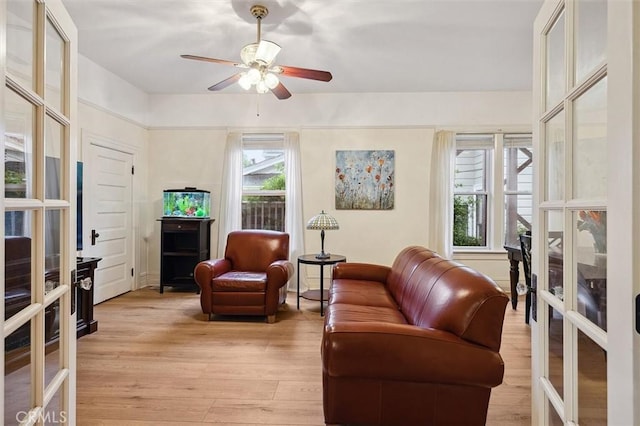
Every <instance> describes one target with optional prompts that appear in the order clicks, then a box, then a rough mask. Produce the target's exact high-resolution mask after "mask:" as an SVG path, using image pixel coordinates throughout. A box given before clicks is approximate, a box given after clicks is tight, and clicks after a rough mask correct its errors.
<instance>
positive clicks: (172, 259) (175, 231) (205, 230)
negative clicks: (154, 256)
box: [160, 218, 213, 293]
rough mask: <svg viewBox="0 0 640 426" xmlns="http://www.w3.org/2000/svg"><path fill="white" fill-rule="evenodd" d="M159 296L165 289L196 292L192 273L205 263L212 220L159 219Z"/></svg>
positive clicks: (196, 288)
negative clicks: (177, 288)
mask: <svg viewBox="0 0 640 426" xmlns="http://www.w3.org/2000/svg"><path fill="white" fill-rule="evenodd" d="M160 221H161V222H162V229H161V243H160V244H161V247H160V252H161V253H160V256H161V259H160V293H162V292H163V291H164V287H165V286H170V287H183V288H187V289H189V288H190V289H193V290H198V286H197V284H196V282H195V280H194V278H193V270H194V268H195V267H196V265H197V264H198V262H200V261H202V260H207V259H209V253H210V250H209V245H210V243H209V240H210V236H211V230H210V229H211V227H210V225H211V222H213V219H173V218H164V219H160Z"/></svg>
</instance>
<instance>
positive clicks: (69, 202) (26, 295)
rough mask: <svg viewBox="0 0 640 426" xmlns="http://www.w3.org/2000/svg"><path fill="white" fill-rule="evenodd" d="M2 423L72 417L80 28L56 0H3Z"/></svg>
mask: <svg viewBox="0 0 640 426" xmlns="http://www.w3.org/2000/svg"><path fill="white" fill-rule="evenodd" d="M0 44H1V45H0V70H2V71H1V72H3V73H4V83H3V85H2V87H0V113H1V114H0V135H2V137H1V140H2V142H0V143H1V144H2V147H3V151H4V158H5V160H4V169H5V173H4V175H5V181H4V198H3V202H2V206H3V208H2V210H3V211H2V213H3V215H2V221H3V224H4V226H3V227H2V229H3V232H4V244H2V245H1V247H2V249H0V251H2V255H1V256H0V257H2V258H3V259H4V262H3V269H4V271H3V278H4V279H2V280H0V290H2V294H4V295H5V297H4V303H2V304H0V306H2V307H1V308H0V310H2V313H3V314H0V322H1V324H2V328H3V330H2V332H3V337H4V347H5V350H4V353H3V354H4V355H3V361H4V362H3V363H2V365H3V367H4V371H3V372H4V374H3V376H4V377H3V381H2V384H1V385H0V387H1V388H2V393H3V403H1V404H2V405H0V407H1V408H2V409H1V410H0V413H1V414H2V420H0V422H2V423H3V424H6V425H14V424H18V423H20V424H35V423H37V424H53V423H64V424H75V405H76V401H75V397H76V396H75V388H76V337H75V336H76V314H75V298H76V292H75V287H74V283H73V282H72V274H71V271H72V270H74V269H75V268H76V246H75V230H76V213H75V212H76V209H75V200H76V189H75V182H76V158H77V140H76V139H77V128H78V127H77V123H76V120H77V95H76V88H77V54H76V52H77V31H76V28H75V26H74V25H73V22H72V21H71V18H70V17H69V15H68V14H67V12H66V10H65V9H64V7H63V5H62V3H61V2H60V1H59V0H21V1H17V0H9V1H0Z"/></svg>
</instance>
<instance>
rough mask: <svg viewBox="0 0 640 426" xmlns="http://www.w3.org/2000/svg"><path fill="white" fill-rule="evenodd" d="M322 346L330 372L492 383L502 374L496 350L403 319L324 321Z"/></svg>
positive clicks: (476, 383)
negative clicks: (392, 320) (396, 321)
mask: <svg viewBox="0 0 640 426" xmlns="http://www.w3.org/2000/svg"><path fill="white" fill-rule="evenodd" d="M322 352H323V356H322V360H323V366H322V368H323V369H324V370H325V372H326V373H327V374H328V375H329V376H332V377H347V376H349V377H361V378H370V379H380V380H399V381H413V382H431V383H448V384H462V385H473V386H483V387H495V386H497V385H499V384H500V383H502V378H503V375H504V362H503V360H502V358H501V357H500V354H499V353H498V352H494V351H492V350H490V349H488V348H486V347H483V346H480V345H475V344H473V343H469V342H467V341H466V340H464V339H461V338H459V337H457V336H455V335H453V334H451V333H448V332H445V331H441V330H435V329H423V328H420V327H416V326H413V325H407V324H389V323H373V322H361V323H355V322H354V323H335V324H328V325H327V326H326V327H325V330H324V334H323V341H322Z"/></svg>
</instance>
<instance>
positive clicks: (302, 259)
mask: <svg viewBox="0 0 640 426" xmlns="http://www.w3.org/2000/svg"><path fill="white" fill-rule="evenodd" d="M346 261H347V258H346V257H345V256H342V255H341V254H330V255H329V257H327V258H324V259H318V258H317V257H316V255H315V254H303V255H302V256H299V257H298V298H297V300H296V301H297V308H298V309H300V297H304V298H305V299H309V300H318V301H320V316H323V315H324V301H325V300H328V299H329V290H325V289H324V265H335V264H336V263H339V262H346ZM300 264H304V265H318V266H320V290H307V291H305V292H304V293H302V294H300Z"/></svg>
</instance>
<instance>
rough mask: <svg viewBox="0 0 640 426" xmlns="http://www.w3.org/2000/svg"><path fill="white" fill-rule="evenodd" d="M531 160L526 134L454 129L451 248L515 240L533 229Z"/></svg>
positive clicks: (498, 245)
mask: <svg viewBox="0 0 640 426" xmlns="http://www.w3.org/2000/svg"><path fill="white" fill-rule="evenodd" d="M499 153H502V155H499ZM532 163H533V152H532V149H531V135H530V134H503V133H498V134H493V133H490V134H487V133H484V134H458V135H456V158H455V172H454V189H453V191H454V197H453V246H454V248H455V247H457V248H461V247H464V248H484V249H499V248H501V247H502V246H503V245H504V244H509V245H512V244H519V237H518V235H519V234H521V233H524V232H525V231H527V230H530V229H531V208H532Z"/></svg>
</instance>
